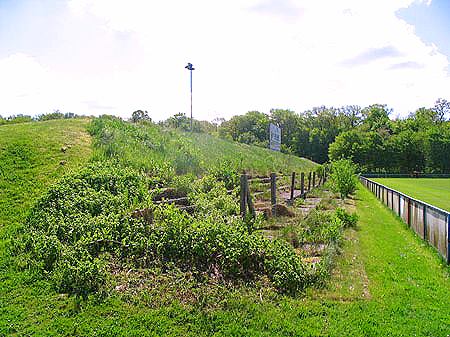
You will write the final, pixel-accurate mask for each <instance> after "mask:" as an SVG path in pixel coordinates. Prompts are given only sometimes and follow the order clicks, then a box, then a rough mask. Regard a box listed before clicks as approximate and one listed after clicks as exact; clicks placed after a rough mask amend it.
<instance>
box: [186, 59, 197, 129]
mask: <svg viewBox="0 0 450 337" xmlns="http://www.w3.org/2000/svg"><path fill="white" fill-rule="evenodd" d="M185 68H186V69H187V70H189V71H190V72H191V132H192V70H195V68H194V67H193V66H192V63H188V64H187V66H186V67H185Z"/></svg>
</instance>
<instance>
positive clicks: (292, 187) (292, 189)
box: [291, 172, 295, 202]
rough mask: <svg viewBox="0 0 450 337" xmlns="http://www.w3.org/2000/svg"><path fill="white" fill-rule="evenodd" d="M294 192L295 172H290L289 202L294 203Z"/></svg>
mask: <svg viewBox="0 0 450 337" xmlns="http://www.w3.org/2000/svg"><path fill="white" fill-rule="evenodd" d="M294 191H295V172H292V180H291V202H293V201H294Z"/></svg>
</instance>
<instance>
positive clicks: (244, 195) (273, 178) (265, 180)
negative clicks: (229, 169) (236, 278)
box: [239, 171, 327, 217]
mask: <svg viewBox="0 0 450 337" xmlns="http://www.w3.org/2000/svg"><path fill="white" fill-rule="evenodd" d="M326 175H327V172H326V171H324V172H323V174H322V175H318V176H317V178H318V180H317V183H316V172H309V173H308V176H307V177H306V178H307V179H308V185H306V184H305V173H304V172H301V173H300V190H296V188H295V187H296V182H297V178H296V177H297V175H296V173H295V172H292V174H289V175H278V176H277V174H276V173H271V174H270V176H269V177H258V178H249V176H248V175H247V174H245V173H244V174H242V175H241V179H240V193H239V194H240V203H239V204H240V214H241V215H242V216H243V217H245V216H246V214H247V209H248V211H249V212H250V213H251V214H252V216H255V214H256V212H255V208H254V205H253V200H252V195H251V193H250V186H249V183H252V182H259V183H260V184H262V185H266V184H270V189H268V190H266V191H259V192H254V193H253V196H257V195H261V194H264V193H266V192H269V191H270V203H271V206H272V214H274V215H276V205H277V191H280V190H286V189H289V198H288V199H287V202H288V203H292V202H293V201H294V200H295V199H297V198H303V199H305V198H306V195H307V193H309V192H310V191H311V190H312V189H314V188H315V187H319V186H321V185H323V184H324V183H325V182H326ZM280 177H281V178H286V177H290V178H291V181H290V185H283V186H277V178H280ZM296 191H297V192H298V191H300V193H299V194H298V193H297V194H296V193H295V192H296Z"/></svg>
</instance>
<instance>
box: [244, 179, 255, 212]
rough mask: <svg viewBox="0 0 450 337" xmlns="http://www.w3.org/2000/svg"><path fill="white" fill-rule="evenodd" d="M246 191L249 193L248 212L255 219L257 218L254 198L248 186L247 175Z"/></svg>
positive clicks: (247, 196)
mask: <svg viewBox="0 0 450 337" xmlns="http://www.w3.org/2000/svg"><path fill="white" fill-rule="evenodd" d="M245 190H246V191H247V195H246V198H247V205H248V210H249V212H250V214H251V215H252V217H253V218H255V216H256V212H255V206H253V201H252V196H251V194H250V187H249V186H248V177H247V175H245Z"/></svg>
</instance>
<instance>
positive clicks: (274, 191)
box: [270, 173, 277, 216]
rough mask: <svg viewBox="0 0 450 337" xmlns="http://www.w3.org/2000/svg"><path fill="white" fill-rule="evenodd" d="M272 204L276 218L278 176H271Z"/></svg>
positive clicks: (273, 174)
mask: <svg viewBox="0 0 450 337" xmlns="http://www.w3.org/2000/svg"><path fill="white" fill-rule="evenodd" d="M270 203H271V204H272V214H273V215H274V216H276V209H275V205H276V203H277V175H276V174H275V173H271V174H270Z"/></svg>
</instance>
